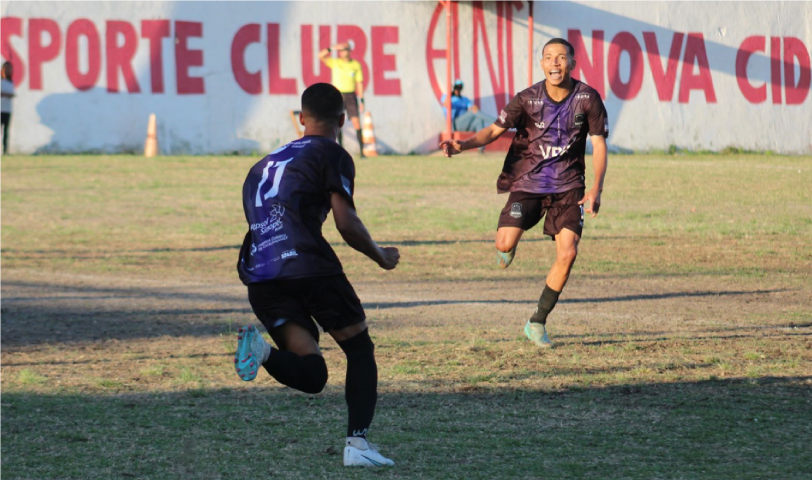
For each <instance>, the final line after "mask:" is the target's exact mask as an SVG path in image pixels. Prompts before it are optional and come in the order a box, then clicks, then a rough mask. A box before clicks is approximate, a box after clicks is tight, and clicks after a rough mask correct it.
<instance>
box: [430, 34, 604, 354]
mask: <svg viewBox="0 0 812 480" xmlns="http://www.w3.org/2000/svg"><path fill="white" fill-rule="evenodd" d="M574 67H575V50H574V49H573V47H572V45H571V44H570V43H569V42H567V41H566V40H564V39H563V38H554V39H552V40H550V41H549V42H547V44H545V45H544V49H543V50H542V59H541V68H542V70H543V71H544V77H545V80H542V81H541V82H539V83H537V84H535V85H533V86H531V87H530V88H528V89H526V90H524V91H522V92H519V94H518V95H516V96H515V97H513V99H512V100H511V101H510V103H508V105H507V106H506V107H505V109H504V110H502V112H501V113H500V115H499V119H498V120H496V121H495V122H494V123H493V124H492V125H490V126H488V127H486V128H483V129H482V130H480V131H479V132H477V133H476V135H474V136H473V137H471V138H470V139H468V140H465V141H462V142H459V141H456V140H446V141H444V142H442V143H440V148H443V149H445V152H446V154H447V155H448V156H449V157H450V156H452V155H454V154H457V153H460V152H462V151H463V150H470V149H474V148H479V147H483V146H485V145H487V144H489V143H491V142H493V141H494V140H496V139H497V138H499V136H500V135H502V134H503V133H504V132H505V131H506V130H507V129H509V128H515V129H516V137H515V138H514V139H513V142H512V144H511V147H510V150H509V151H508V154H507V156H506V157H505V163H504V166H503V167H502V173H501V174H500V175H499V178H498V179H497V181H496V188H497V191H498V192H499V193H508V192H509V193H510V196H509V197H508V201H507V203H506V204H505V208H504V209H502V214H501V215H500V217H499V224H498V228H497V231H496V250H497V262H498V264H499V266H500V267H502V268H507V267H508V266H509V265H510V263H511V262H512V261H513V256H514V255H515V253H516V245H518V243H519V239H520V238H521V237H522V234H523V233H524V232H525V230H529V229H530V228H533V227H534V226H535V225H536V224H537V223H538V222H539V221H540V220H541V218H542V217H544V216H545V214H546V218H545V220H544V233H545V234H547V235H550V236H551V237H552V238H553V240H555V243H556V259H555V263H553V266H552V268H551V269H550V272H549V274H548V275H547V281H546V285H545V286H544V291H543V292H542V294H541V297H540V298H539V302H538V307H537V308H536V311H535V312H534V313H533V315H532V316H531V317H530V319H529V320H528V321H527V324H526V325H525V329H524V331H525V334H526V335H527V337H528V338H529V339H530V340H532V341H533V342H534V343H536V345H538V346H540V347H551V346H552V342H551V341H550V339H549V337H548V335H547V329H546V323H547V316H548V315H549V314H550V312H551V311H552V310H553V308H554V307H555V304H556V302H558V296H559V295H560V294H561V290H563V288H564V285H566V283H567V279H568V278H569V275H570V271H571V270H572V265H573V264H574V263H575V257H576V256H577V254H578V242H579V241H580V240H581V233H582V230H583V226H584V212H586V213H591V214H592V217H595V216H596V215H597V214H598V210H599V209H600V206H601V192H602V191H603V180H604V176H605V175H606V165H607V156H606V137H607V136H608V135H609V122H608V120H607V117H606V108H604V106H603V101H601V98H600V95H598V92H597V91H596V90H595V89H593V88H592V87H590V86H588V85H586V84H585V83H583V82H581V81H578V80H576V79H574V78H572V76H571V72H572V69H573V68H574ZM587 135H589V136H590V139H591V141H592V163H593V167H594V171H595V180H594V183H593V185H592V188H590V189H589V190H586V184H585V175H584V174H585V162H584V153H585V150H586V137H587Z"/></svg>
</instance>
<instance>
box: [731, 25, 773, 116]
mask: <svg viewBox="0 0 812 480" xmlns="http://www.w3.org/2000/svg"><path fill="white" fill-rule="evenodd" d="M766 48H767V40H766V38H764V37H759V36H756V37H747V38H745V39H744V41H743V42H742V44H741V46H740V47H739V51H738V52H737V53H736V82H738V84H739V90H741V92H742V95H744V98H745V99H747V101H748V102H750V103H761V102H763V101H765V100H767V85H766V84H764V85H762V86H760V87H754V86H753V84H752V83H750V81H749V80H748V79H747V63H748V62H749V61H750V57H751V56H752V55H753V53H755V52H763V51H765V49H766Z"/></svg>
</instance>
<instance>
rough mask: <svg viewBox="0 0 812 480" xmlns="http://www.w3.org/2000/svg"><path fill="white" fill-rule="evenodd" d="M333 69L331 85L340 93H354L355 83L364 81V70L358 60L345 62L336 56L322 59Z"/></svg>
mask: <svg viewBox="0 0 812 480" xmlns="http://www.w3.org/2000/svg"><path fill="white" fill-rule="evenodd" d="M322 61H323V62H324V64H325V65H327V66H328V67H330V69H331V70H332V71H333V86H334V87H336V88H337V89H338V91H339V92H341V93H355V91H356V89H355V84H356V83H362V82H363V81H364V72H363V71H362V70H361V64H360V63H359V62H358V60H350V61H349V62H345V61H344V60H340V59H337V58H326V59H324V60H322Z"/></svg>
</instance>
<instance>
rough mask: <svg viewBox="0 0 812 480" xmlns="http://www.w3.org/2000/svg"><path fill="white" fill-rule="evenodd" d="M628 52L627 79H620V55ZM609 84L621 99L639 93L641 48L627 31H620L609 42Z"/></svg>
mask: <svg viewBox="0 0 812 480" xmlns="http://www.w3.org/2000/svg"><path fill="white" fill-rule="evenodd" d="M623 52H629V81H628V83H623V80H621V79H620V56H621V55H622V54H623ZM608 61H609V72H608V73H609V86H610V87H611V88H612V92H614V94H615V95H617V97H618V98H620V99H622V100H631V99H632V98H634V97H636V96H637V94H638V93H640V87H641V86H642V85H643V49H641V48H640V44H639V43H637V39H636V38H634V35H632V34H631V33H629V32H620V33H618V34H617V35H615V38H613V39H612V43H610V44H609V58H608Z"/></svg>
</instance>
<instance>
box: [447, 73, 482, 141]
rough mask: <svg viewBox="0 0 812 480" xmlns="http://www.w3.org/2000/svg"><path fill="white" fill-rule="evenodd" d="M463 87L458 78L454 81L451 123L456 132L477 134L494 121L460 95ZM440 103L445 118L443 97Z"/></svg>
mask: <svg viewBox="0 0 812 480" xmlns="http://www.w3.org/2000/svg"><path fill="white" fill-rule="evenodd" d="M464 86H465V85H464V84H463V83H462V80H460V79H459V78H458V79H456V80H454V85H453V87H452V90H451V121H452V124H453V126H454V130H455V131H457V132H477V131H479V130H481V129H483V128H485V127H486V126H488V125H490V124H491V123H493V121H494V120H495V119H494V118H491V117H489V116H487V115H485V114H484V113H482V112H480V111H479V107H477V106H476V104H475V103H474V102H473V100H471V99H470V98H468V97H465V96H463V95H462V88H463V87H464ZM440 102H441V103H442V104H443V115H445V116H447V115H448V112H447V110H446V107H445V95H443V96H442V98H441V99H440Z"/></svg>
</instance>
